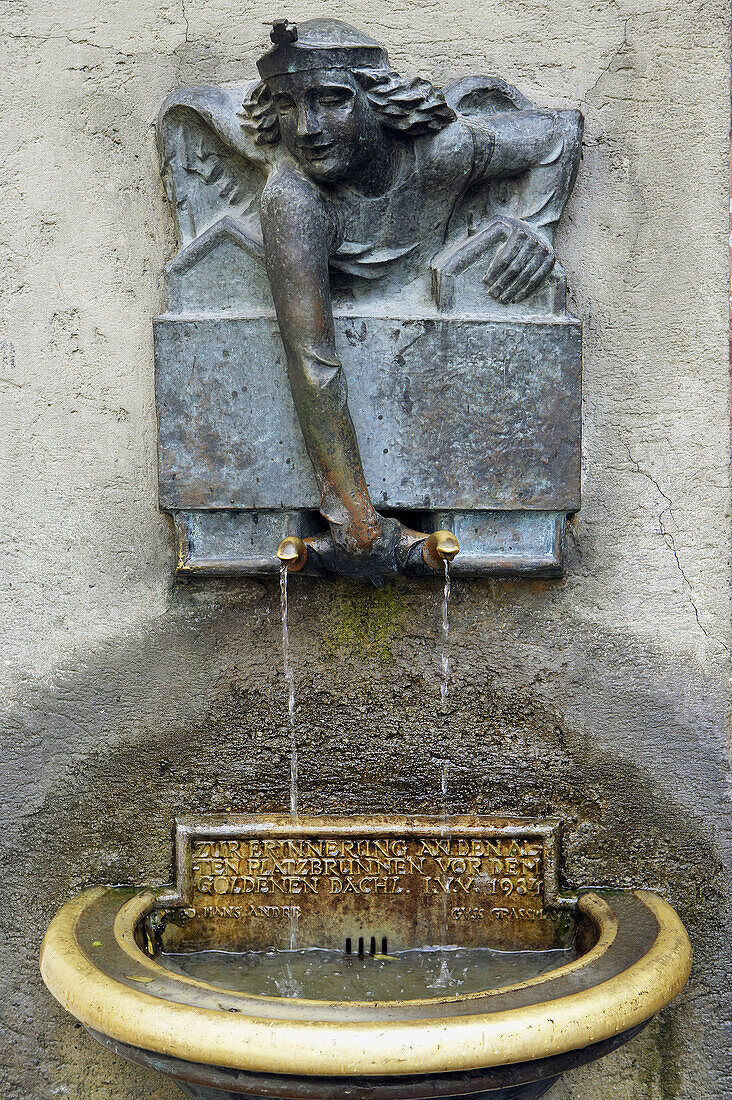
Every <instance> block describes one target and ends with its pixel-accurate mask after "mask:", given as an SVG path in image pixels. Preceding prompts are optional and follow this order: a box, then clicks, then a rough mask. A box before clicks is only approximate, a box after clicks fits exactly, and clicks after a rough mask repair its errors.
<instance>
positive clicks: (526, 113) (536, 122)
mask: <svg viewBox="0 0 732 1100" xmlns="http://www.w3.org/2000/svg"><path fill="white" fill-rule="evenodd" d="M470 128H471V130H472V133H473V139H474V142H475V144H476V154H477V155H476V163H477V165H478V171H477V174H476V176H475V177H474V180H473V182H479V181H481V180H486V181H490V180H497V179H510V180H512V181H513V186H512V193H513V198H512V202H511V205H510V209H509V211H508V212H507V213H508V216H507V217H503V218H502V219H501V221H502V222H503V223H504V225H505V230H506V231H505V233H504V236H505V238H506V239H505V241H504V243H503V245H502V246H501V247H500V248H499V249H498V251H497V253H496V255H495V257H494V259H493V262H492V263H491V266H490V268H489V269H488V273H487V281H488V285H489V289H490V291H491V294H493V295H494V297H496V298H498V299H499V300H500V301H520V300H521V299H522V298H525V297H526V296H527V295H528V294H530V293H532V291H533V290H535V289H536V288H537V287H538V286H539V285H540V283H541V282H542V281H543V280H544V279H545V278H546V276H547V275H548V274H549V272H550V271H551V269H552V267H553V265H554V261H555V256H554V248H553V244H554V232H555V230H556V226H557V222H558V221H559V218H560V216H561V214H562V211H563V210H564V207H565V205H566V203H567V199H568V198H569V195H570V192H571V190H572V187H573V186H574V181H575V178H576V175H577V169H578V166H579V160H580V153H581V143H582V115H581V114H580V112H579V111H548V110H518V111H505V112H500V113H496V114H494V115H491V116H490V117H489V118H488V119H487V120H486V124H485V126H475V125H473V126H471V127H470Z"/></svg>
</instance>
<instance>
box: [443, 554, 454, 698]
mask: <svg viewBox="0 0 732 1100" xmlns="http://www.w3.org/2000/svg"><path fill="white" fill-rule="evenodd" d="M450 592H451V584H450V562H449V561H448V560H447V558H445V585H444V587H443V589H442V655H441V660H440V666H441V672H442V679H441V681H440V702H441V703H442V705H443V707H444V705H445V701H446V699H447V689H448V687H449V685H450V651H449V644H450Z"/></svg>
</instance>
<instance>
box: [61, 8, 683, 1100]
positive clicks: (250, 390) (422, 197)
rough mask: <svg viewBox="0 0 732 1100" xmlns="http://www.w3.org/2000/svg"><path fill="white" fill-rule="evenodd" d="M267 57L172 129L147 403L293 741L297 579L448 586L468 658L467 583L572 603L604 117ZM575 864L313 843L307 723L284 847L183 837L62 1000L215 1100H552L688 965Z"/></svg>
mask: <svg viewBox="0 0 732 1100" xmlns="http://www.w3.org/2000/svg"><path fill="white" fill-rule="evenodd" d="M271 38H272V48H271V49H270V50H269V51H268V52H267V53H265V54H264V56H263V57H261V58H260V60H259V62H258V67H259V73H260V80H259V81H257V82H256V83H255V84H252V85H248V86H247V87H240V88H190V89H184V90H182V91H179V92H176V93H175V94H174V95H173V96H171V97H170V99H169V100H168V101H167V102H166V104H165V105H164V107H163V110H162V112H161V116H160V122H159V138H160V150H161V159H162V167H163V177H164V180H165V183H166V187H167V190H168V195H169V197H170V200H171V204H172V208H173V211H174V213H175V216H176V219H177V221H178V225H179V230H180V237H181V249H180V251H179V253H178V255H177V256H176V257H175V258H174V259H173V261H172V262H171V264H170V265H169V267H168V270H167V272H166V283H167V291H168V311H167V312H166V313H165V314H164V315H163V316H162V317H160V318H158V319H157V321H156V323H155V349H156V387H157V401H158V415H159V475H160V476H159V484H160V505H161V507H162V508H163V509H165V510H166V511H169V512H170V513H171V514H172V515H173V517H174V521H175V529H176V537H177V541H178V564H177V569H178V572H179V574H181V575H188V576H201V577H205V576H236V575H248V574H257V573H267V572H276V571H278V570H279V571H280V579H281V588H282V608H283V642H284V646H283V648H284V660H285V678H286V681H287V686H288V694H289V697H290V706H289V711H290V717H291V720H292V718H293V714H294V694H293V691H294V687H293V685H294V680H293V674H292V669H291V667H290V664H289V655H288V648H287V617H286V612H287V598H288V592H287V583H288V578H289V575H290V574H291V573H293V574H295V573H304V574H311V575H314V576H327V575H329V574H336V575H340V576H344V577H348V578H352V579H354V580H357V581H369V582H372V583H374V584H376V585H383V584H384V583H386V582H387V581H388V580H389V579H391V578H393V577H395V576H396V575H399V574H401V575H405V576H407V577H415V578H419V577H424V576H435V575H436V574H437V573H438V571H443V572H444V580H445V590H444V596H443V643H446V640H447V630H448V618H447V614H448V597H449V585H450V580H451V577H450V571H451V570H453V571H454V573H455V574H456V575H458V576H459V575H462V576H471V575H486V574H498V573H500V574H516V575H521V576H556V575H560V574H561V572H562V569H563V536H564V527H565V521H566V517H567V516H568V515H569V514H571V513H573V512H575V511H576V510H577V509H578V507H579V488H580V484H579V478H580V429H581V421H580V396H581V392H580V387H581V325H580V322H579V321H578V320H576V319H575V318H573V317H572V316H570V315H569V314H568V313H567V306H566V280H565V277H564V273H563V271H562V269H561V267H560V265H559V264H558V263H557V261H556V257H555V254H554V247H553V245H554V231H555V228H556V225H557V222H558V220H559V218H560V216H561V214H562V211H563V209H564V206H565V204H566V202H567V199H568V197H569V194H570V192H571V189H572V186H573V184H574V180H575V177H576V174H577V169H578V165H579V159H580V148H581V133H582V118H581V115H580V114H579V112H577V111H554V110H546V109H540V108H536V107H534V106H533V105H532V104H531V103H530V102H529V101H528V100H527V99H526V98H525V97H524V96H523V95H522V94H521V93H520V92H518V91H517V90H516V89H515V88H513V87H511V86H510V85H508V84H506V83H505V82H504V81H502V80H500V79H498V78H490V77H469V78H465V79H462V80H458V81H456V82H454V83H453V84H451V85H449V86H448V87H447V88H445V89H444V90H443V91H439V90H437V89H435V88H434V87H433V86H432V85H431V84H429V83H428V82H427V81H425V80H408V79H405V78H403V77H402V76H400V75H399V74H397V73H396V72H395V71H394V70H393V69H392V68H391V66H390V64H389V59H388V57H387V54H386V52H385V50H384V49H383V48H382V47H381V46H380V45H378V43H376V42H375V41H374V40H373V39H371V38H369V37H368V36H367V35H364V34H362V33H361V32H359V31H356V30H354V29H353V28H351V27H348V26H346V25H344V24H341V23H338V22H335V21H333V20H315V21H312V22H310V23H306V24H303V25H301V26H299V27H298V26H295V25H294V24H291V23H289V22H287V21H285V20H278V21H276V22H275V23H274V24H273V27H272V33H271ZM346 376H347V378H348V384H346ZM451 563H452V564H451ZM447 668H448V666H447V656H446V650H445V651H444V653H443V681H442V690H443V693H444V691H445V690H446V686H447ZM443 697H444V695H443ZM443 780H444V783H446V782H447V773H446V772H445V773H444V776H443ZM443 790H444V788H443ZM560 835H561V823H560V822H559V821H557V820H553V819H548V820H532V819H523V818H512V817H511V816H508V815H506V816H492V817H485V816H479V815H472V816H468V815H458V816H448V815H447V814H443V815H442V816H441V817H424V816H417V815H402V816H395V815H384V816H379V815H376V816H373V815H372V816H368V817H367V816H350V817H343V818H340V817H339V818H336V817H310V816H301V815H300V813H299V807H298V800H297V767H296V750H295V744H294V724H293V750H292V783H291V802H290V812H289V814H281V815H270V816H247V815H234V814H232V815H226V816H223V817H221V816H209V817H200V818H188V817H182V818H180V819H179V820H178V822H177V825H176V842H175V881H174V884H173V886H172V887H151V888H150V889H145V890H135V889H132V888H125V887H111V886H100V887H97V888H94V889H92V890H89V891H87V892H85V893H84V894H82V895H80V896H79V897H77V898H75V899H73V900H72V901H70V902H68V903H67V905H66V906H64V908H63V909H62V910H61V911H60V912H59V914H58V915H57V916H56V917H55V918H54V920H53V922H52V923H51V926H50V927H49V930H48V932H47V935H46V938H45V941H44V945H43V950H42V959H41V969H42V973H43V977H44V980H45V981H46V984H47V985H48V987H49V989H50V990H51V992H52V993H53V994H54V996H55V997H56V998H57V999H58V1000H59V1001H60V1002H61V1003H62V1004H63V1005H64V1006H65V1007H66V1008H67V1009H68V1010H69V1011H70V1012H71V1013H72V1014H73V1015H74V1016H75V1017H76V1018H77V1019H79V1020H80V1021H81V1022H82V1023H83V1024H84V1025H85V1026H86V1027H87V1028H88V1029H89V1031H90V1032H91V1033H92V1034H93V1035H94V1036H95V1038H96V1039H98V1040H99V1042H101V1043H103V1044H104V1045H105V1046H107V1047H109V1048H111V1049H112V1050H114V1051H116V1052H117V1053H119V1054H121V1055H122V1056H123V1057H126V1058H127V1059H129V1060H131V1061H133V1062H136V1063H139V1064H142V1065H145V1066H149V1067H152V1068H154V1069H157V1070H160V1071H161V1072H163V1073H166V1074H168V1075H169V1076H170V1077H171V1078H173V1079H174V1080H175V1081H177V1082H178V1083H179V1084H180V1087H181V1089H182V1090H183V1092H185V1093H186V1095H188V1096H189V1097H192V1098H198V1100H214V1098H216V1097H218V1098H219V1100H221V1098H225V1097H235V1096H241V1095H247V1096H256V1097H273V1098H274V1097H283V1098H284V1097H287V1098H292V1100H296V1098H298V1100H299V1098H302V1100H306V1098H310V1097H316V1096H318V1097H319V1096H324V1097H331V1098H333V1100H336V1098H339V1100H340V1098H346V1097H349V1098H363V1100H365V1098H366V1097H371V1098H374V1100H408V1098H413V1100H418V1098H423V1097H424V1098H427V1097H457V1096H472V1095H477V1094H482V1093H486V1094H488V1095H490V1096H493V1097H494V1100H509V1098H514V1100H532V1098H535V1097H538V1096H540V1095H542V1094H543V1093H544V1092H545V1091H546V1090H547V1089H549V1088H550V1087H551V1085H552V1084H553V1083H554V1082H555V1081H556V1080H557V1079H558V1077H559V1076H560V1075H561V1074H562V1073H564V1072H565V1071H567V1070H571V1069H572V1068H573V1067H576V1066H580V1065H583V1064H586V1063H588V1062H591V1061H594V1060H595V1059H597V1058H600V1057H602V1056H603V1055H604V1054H606V1053H608V1052H610V1051H612V1050H614V1049H615V1048H617V1047H618V1046H620V1045H622V1044H623V1043H624V1042H626V1041H628V1040H629V1039H631V1038H632V1037H633V1036H634V1035H635V1034H636V1033H637V1032H638V1031H639V1030H640V1029H641V1028H642V1027H643V1026H644V1025H645V1024H646V1023H647V1022H648V1021H649V1020H650V1019H651V1018H652V1017H653V1016H654V1014H655V1013H656V1012H657V1011H658V1010H659V1009H661V1008H662V1007H663V1006H664V1005H666V1004H667V1003H668V1002H669V1001H670V1000H671V999H672V998H673V997H674V996H675V995H676V993H677V992H678V991H679V990H680V989H681V988H682V987H683V985H684V983H685V981H686V978H687V976H688V973H689V968H690V961H691V956H690V948H689V942H688V939H687V936H686V933H685V931H684V929H683V926H682V925H681V922H680V921H679V919H678V917H677V916H676V914H675V913H674V911H673V909H671V907H670V906H669V905H668V904H667V903H666V902H664V901H663V900H662V899H660V898H659V897H657V896H655V895H654V894H652V893H649V892H647V891H645V890H641V889H638V890H626V891H617V890H607V889H599V888H594V889H593V888H591V887H587V888H574V889H569V888H567V887H565V886H563V880H562V874H561V845H560Z"/></svg>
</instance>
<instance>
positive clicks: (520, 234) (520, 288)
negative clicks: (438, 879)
mask: <svg viewBox="0 0 732 1100" xmlns="http://www.w3.org/2000/svg"><path fill="white" fill-rule="evenodd" d="M500 223H501V229H502V230H503V231H504V233H507V234H508V236H507V239H506V241H505V242H504V244H502V245H501V247H500V248H499V249H498V251H497V252H496V254H495V256H494V257H493V260H492V262H491V265H490V267H489V268H488V271H487V273H486V276H485V282H486V283H487V285H488V290H489V291H490V293H491V295H492V296H493V297H494V298H495V299H497V301H499V302H520V301H521V300H522V299H523V298H526V297H528V295H529V294H531V293H533V291H535V290H536V289H537V287H539V286H540V285H541V284H542V283H543V282H544V279H546V277H547V275H548V274H549V272H550V271H551V269H552V268H553V267H554V262H555V259H556V257H555V255H554V249H553V248H552V247H551V245H549V244H547V243H546V241H544V240H542V239H541V237H539V236H538V234H536V233H534V231H533V230H532V229H531V228H530V227H529V226H528V225H527V224H526V223H525V222H521V221H514V220H513V219H511V218H501V219H500Z"/></svg>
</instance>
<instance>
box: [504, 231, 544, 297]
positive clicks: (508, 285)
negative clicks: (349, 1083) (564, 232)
mask: <svg viewBox="0 0 732 1100" xmlns="http://www.w3.org/2000/svg"><path fill="white" fill-rule="evenodd" d="M548 258H549V257H548V254H547V250H546V248H544V246H543V245H539V244H538V242H533V247H532V249H531V251H530V253H529V255H528V257H527V259H526V261H525V263H524V264H523V266H522V267H521V270H520V271H518V272H517V273H516V275H515V276H514V277H513V278H512V279H510V280H509V281H508V282H505V283H504V284H503V286H502V288H501V293H500V295H499V299H498V300H499V301H500V302H514V301H519V300H520V299H521V298H524V297H525V296H526V288H527V287H528V286H529V284H530V283H531V281H532V280H533V279H534V277H535V275H536V273H537V272H538V271H539V269H540V268H542V267H543V265H544V264H545V263H546V261H547V259H548Z"/></svg>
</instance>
